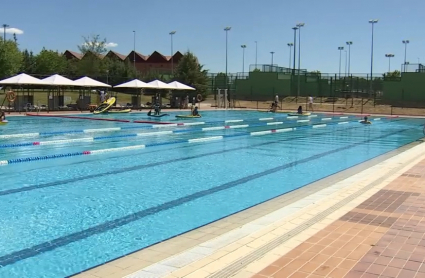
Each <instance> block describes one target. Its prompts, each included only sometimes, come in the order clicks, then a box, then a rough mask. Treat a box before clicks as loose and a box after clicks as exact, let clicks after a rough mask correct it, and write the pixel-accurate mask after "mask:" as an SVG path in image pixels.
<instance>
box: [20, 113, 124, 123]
mask: <svg viewBox="0 0 425 278" xmlns="http://www.w3.org/2000/svg"><path fill="white" fill-rule="evenodd" d="M26 115H27V116H28V117H47V118H65V119H76V120H91V121H106V122H121V123H130V122H131V121H130V120H122V119H109V118H94V117H81V116H66V115H46V114H31V113H27V114H26Z"/></svg>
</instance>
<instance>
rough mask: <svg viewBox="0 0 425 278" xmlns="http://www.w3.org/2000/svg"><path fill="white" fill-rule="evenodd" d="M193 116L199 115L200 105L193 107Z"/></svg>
mask: <svg viewBox="0 0 425 278" xmlns="http://www.w3.org/2000/svg"><path fill="white" fill-rule="evenodd" d="M192 116H199V112H198V106H195V108H194V109H193V111H192Z"/></svg>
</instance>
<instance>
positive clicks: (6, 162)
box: [0, 121, 357, 166]
mask: <svg viewBox="0 0 425 278" xmlns="http://www.w3.org/2000/svg"><path fill="white" fill-rule="evenodd" d="M356 122H357V121H351V122H350V123H356ZM338 124H339V123H338V122H335V123H329V124H316V125H305V126H301V127H293V128H283V129H271V130H264V131H255V132H244V133H239V134H231V135H222V136H213V137H201V138H193V139H185V140H176V141H171V142H161V143H152V144H146V145H134V146H127V147H118V148H109V149H100V150H89V151H82V152H73V153H66V154H53V155H44V156H35V157H26V158H15V159H9V160H0V166H6V165H10V164H17V163H23V162H32V161H40V160H49V159H56V158H64V157H75V156H83V155H95V154H104V153H111V152H118V151H129V150H139V149H144V148H147V147H154V146H161V145H172V144H179V143H204V142H210V141H217V140H222V139H225V138H231V137H241V136H259V135H267V134H276V133H281V132H288V131H295V130H302V129H306V128H312V129H314V128H317V127H319V126H320V127H327V126H332V125H338Z"/></svg>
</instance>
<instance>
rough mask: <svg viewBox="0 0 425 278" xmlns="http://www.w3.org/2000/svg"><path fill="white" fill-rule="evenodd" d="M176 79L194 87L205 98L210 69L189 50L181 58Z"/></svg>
mask: <svg viewBox="0 0 425 278" xmlns="http://www.w3.org/2000/svg"><path fill="white" fill-rule="evenodd" d="M175 79H176V80H177V81H179V82H181V83H184V84H187V85H189V86H191V87H194V88H195V89H196V90H197V92H198V93H199V94H201V95H202V98H203V99H205V98H206V97H207V90H208V81H209V78H208V70H205V69H204V68H203V65H201V64H199V62H198V58H197V57H196V56H195V55H194V54H193V53H192V52H190V51H187V52H186V53H185V54H184V55H183V57H182V58H181V60H180V62H179V64H178V65H177V68H176V71H175Z"/></svg>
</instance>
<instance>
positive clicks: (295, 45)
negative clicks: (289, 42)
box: [291, 27, 298, 103]
mask: <svg viewBox="0 0 425 278" xmlns="http://www.w3.org/2000/svg"><path fill="white" fill-rule="evenodd" d="M297 29H298V27H294V28H292V30H294V66H293V67H292V79H291V87H292V89H293V90H294V89H295V84H294V79H295V57H296V52H297ZM296 102H297V103H298V95H297V98H296Z"/></svg>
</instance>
